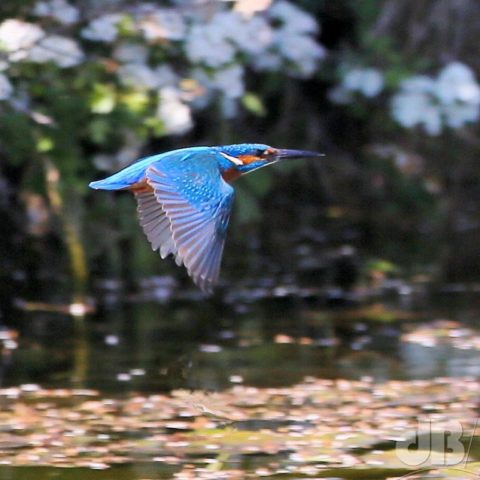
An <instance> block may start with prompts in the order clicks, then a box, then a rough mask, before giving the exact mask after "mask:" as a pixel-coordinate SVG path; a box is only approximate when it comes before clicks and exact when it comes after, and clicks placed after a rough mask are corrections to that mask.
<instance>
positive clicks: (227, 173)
mask: <svg viewBox="0 0 480 480" xmlns="http://www.w3.org/2000/svg"><path fill="white" fill-rule="evenodd" d="M240 175H241V173H240V172H239V171H238V170H237V169H235V168H229V169H228V170H224V171H223V172H222V178H223V179H224V180H225V181H226V182H228V183H232V182H234V181H235V180H236V179H237V178H238V177H239V176H240Z"/></svg>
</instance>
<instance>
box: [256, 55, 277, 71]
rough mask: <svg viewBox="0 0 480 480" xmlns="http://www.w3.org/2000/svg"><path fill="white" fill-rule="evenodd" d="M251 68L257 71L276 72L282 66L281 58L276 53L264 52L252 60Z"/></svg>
mask: <svg viewBox="0 0 480 480" xmlns="http://www.w3.org/2000/svg"><path fill="white" fill-rule="evenodd" d="M253 66H254V67H255V68H256V69H257V70H267V71H276V70H280V68H281V66H282V57H281V56H280V54H279V53H278V52H265V53H263V54H262V55H257V56H256V57H254V58H253Z"/></svg>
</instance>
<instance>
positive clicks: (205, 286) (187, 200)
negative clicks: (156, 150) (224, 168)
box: [135, 152, 234, 291]
mask: <svg viewBox="0 0 480 480" xmlns="http://www.w3.org/2000/svg"><path fill="white" fill-rule="evenodd" d="M145 175H146V182H147V184H148V186H149V187H150V188H147V189H144V190H139V191H137V192H136V193H135V196H136V198H137V202H138V212H139V217H140V224H141V226H142V228H143V230H144V232H145V234H146V235H147V238H148V240H149V241H150V243H151V244H152V248H153V249H154V250H157V249H160V254H161V256H162V258H164V257H166V256H167V255H168V254H170V253H172V254H173V255H175V260H176V262H177V264H178V265H181V264H182V263H183V264H184V265H185V267H186V269H187V271H188V274H189V275H190V276H191V277H192V279H193V281H194V282H195V283H196V284H197V285H198V286H199V287H200V288H201V289H202V290H204V291H211V290H212V288H213V286H214V285H215V283H216V282H217V280H218V276H219V272H220V263H221V260H222V253H223V247H224V243H225V236H226V230H227V227H228V222H229V218H230V212H231V208H232V203H233V197H234V192H233V188H232V187H230V185H228V184H227V183H226V182H225V181H224V180H223V179H222V177H221V176H220V172H219V170H218V163H217V160H216V159H215V156H214V154H211V153H208V152H201V153H199V152H195V153H193V154H184V155H183V156H182V157H180V158H179V157H176V156H174V157H172V158H169V157H166V158H163V159H162V160H161V161H158V162H154V163H153V164H152V165H151V166H150V167H148V168H147V170H146V174H145Z"/></svg>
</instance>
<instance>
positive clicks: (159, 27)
mask: <svg viewBox="0 0 480 480" xmlns="http://www.w3.org/2000/svg"><path fill="white" fill-rule="evenodd" d="M139 27H140V30H141V31H142V32H143V35H144V37H145V39H146V40H147V41H149V42H155V41H158V40H164V39H167V40H183V39H184V38H185V33H186V25H185V21H184V19H183V17H182V15H180V14H179V13H178V12H177V11H176V10H174V9H173V8H158V9H156V10H155V11H154V12H152V13H150V14H148V15H144V16H142V18H141V19H140V21H139Z"/></svg>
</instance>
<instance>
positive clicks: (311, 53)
mask: <svg viewBox="0 0 480 480" xmlns="http://www.w3.org/2000/svg"><path fill="white" fill-rule="evenodd" d="M277 45H278V50H279V52H280V53H281V55H282V56H283V57H285V59H286V60H288V61H289V62H291V63H293V64H294V66H295V67H296V68H297V69H298V71H299V73H300V75H301V76H302V77H308V76H311V75H312V74H313V73H314V72H315V69H316V67H317V64H318V61H319V60H321V59H322V58H324V57H325V49H324V48H323V47H322V46H321V45H319V44H318V43H316V42H315V40H313V38H311V37H309V36H307V35H302V34H297V33H294V32H289V31H280V32H278V35H277Z"/></svg>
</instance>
